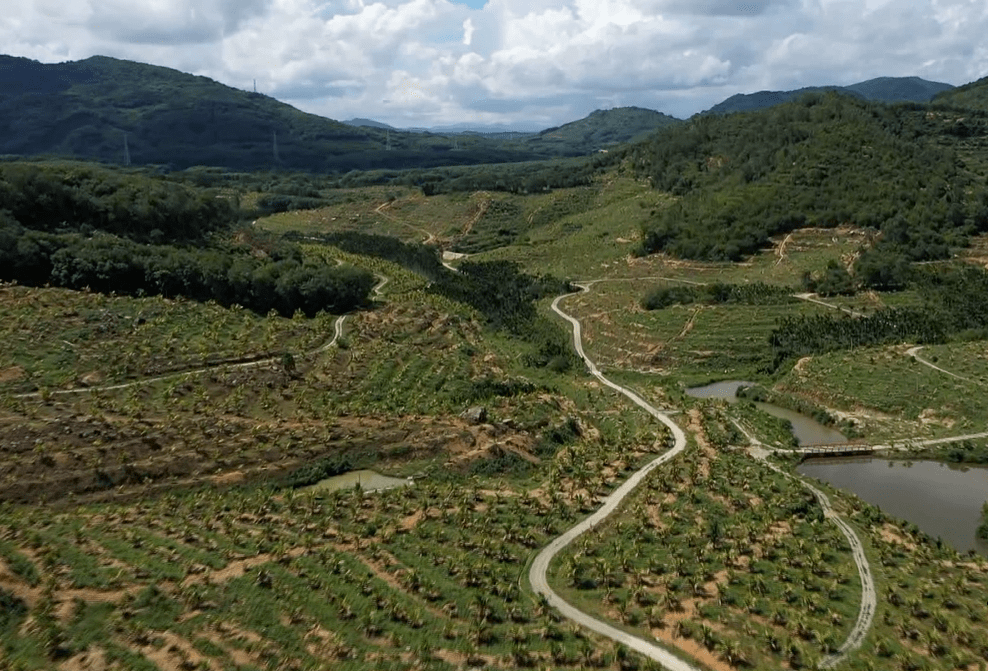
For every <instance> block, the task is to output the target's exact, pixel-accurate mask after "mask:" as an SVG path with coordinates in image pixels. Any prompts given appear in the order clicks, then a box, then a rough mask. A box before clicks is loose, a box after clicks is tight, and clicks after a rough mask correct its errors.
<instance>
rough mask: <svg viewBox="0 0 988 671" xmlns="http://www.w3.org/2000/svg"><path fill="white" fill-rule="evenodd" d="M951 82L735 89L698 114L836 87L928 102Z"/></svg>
mask: <svg viewBox="0 0 988 671" xmlns="http://www.w3.org/2000/svg"><path fill="white" fill-rule="evenodd" d="M953 88H954V86H953V85H952V84H946V83H943V82H933V81H929V80H926V79H922V78H920V77H876V78H874V79H869V80H867V81H863V82H858V83H856V84H849V85H847V86H839V85H836V84H833V85H822V86H805V87H802V88H799V89H793V90H790V91H756V92H754V93H736V94H734V95H733V96H731V97H729V98H727V99H725V100H723V101H721V102H719V103H717V104H716V105H714V106H713V107H711V108H710V109H708V110H705V111H703V112H701V114H731V113H734V112H753V111H755V110H759V109H765V108H767V107H772V106H774V105H781V104H782V103H786V102H790V101H792V100H795V99H796V98H798V97H800V96H802V95H805V94H807V93H824V92H827V91H836V92H838V93H843V94H845V95H849V96H851V97H853V98H858V99H860V100H868V101H872V102H888V103H894V102H916V103H927V102H930V101H931V100H932V99H933V98H934V97H935V96H936V95H938V94H941V93H943V92H946V91H950V90H951V89H953Z"/></svg>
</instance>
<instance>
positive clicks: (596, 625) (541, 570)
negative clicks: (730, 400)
mask: <svg viewBox="0 0 988 671" xmlns="http://www.w3.org/2000/svg"><path fill="white" fill-rule="evenodd" d="M577 286H579V287H580V290H581V291H586V290H587V288H588V287H587V285H586V284H584V285H577ZM572 295H574V294H565V295H563V296H558V297H557V298H556V300H554V301H553V302H552V310H553V311H554V312H555V313H556V314H558V315H559V316H560V317H562V318H563V319H565V320H566V321H568V322H569V323H570V324H571V325H572V326H573V347H574V348H575V349H576V352H577V354H579V355H580V357H581V358H582V359H583V361H584V363H586V365H587V368H588V369H589V370H590V373H591V374H592V375H593V376H594V377H596V378H597V379H598V380H600V381H601V382H602V383H603V384H605V385H607V386H608V387H610V388H611V389H614V390H615V391H617V392H619V393H621V394H623V395H625V396H627V397H628V398H629V399H630V400H631V401H632V402H633V403H634V404H635V405H637V406H639V407H641V408H643V409H644V410H645V411H646V412H648V413H649V414H650V415H652V416H653V417H655V418H656V419H657V420H659V421H660V422H662V423H663V424H665V425H666V426H667V427H669V429H670V431H672V434H673V436H674V438H675V444H674V445H673V447H672V449H670V450H669V451H668V452H665V453H664V454H662V456H660V457H658V458H657V459H653V460H652V461H650V462H649V463H648V464H646V465H645V466H644V467H643V468H641V469H640V470H638V471H636V472H635V473H634V474H633V475H632V476H631V477H630V478H628V480H627V481H626V482H625V483H624V484H623V485H621V486H620V487H619V488H618V489H616V490H615V491H614V492H613V493H612V494H611V495H610V496H608V497H607V498H606V499H605V500H604V504H603V505H602V506H601V507H600V509H599V510H597V512H595V513H594V514H592V515H590V517H588V518H586V519H585V520H583V521H582V522H580V523H579V524H577V525H576V526H575V527H573V528H572V529H570V530H569V531H567V532H566V533H564V534H563V535H562V536H559V537H558V538H556V539H555V540H554V541H552V542H551V543H549V545H547V546H546V547H545V548H544V549H543V550H542V551H541V552H539V554H538V555H537V556H536V557H535V560H534V561H533V562H532V566H531V569H530V570H529V573H528V580H529V582H530V583H531V585H532V589H533V590H535V592H536V593H537V594H541V595H543V596H544V597H545V598H546V600H547V601H548V602H549V605H550V606H552V607H553V608H555V609H557V610H558V611H559V612H560V613H562V615H563V616H564V617H566V618H568V619H570V620H572V621H574V622H576V623H577V624H579V625H581V626H583V627H586V628H587V629H590V630H592V631H595V632H597V633H598V634H600V635H602V636H605V637H607V638H609V639H611V640H612V641H616V642H618V643H621V644H623V645H626V646H627V647H628V648H631V649H632V650H636V651H638V652H640V653H641V654H643V655H645V656H646V657H648V658H650V659H652V660H654V661H656V662H658V663H659V664H660V665H661V666H662V667H663V668H665V669H667V670H668V671H700V670H699V669H698V668H697V667H695V666H693V665H692V664H689V663H687V662H685V661H683V660H681V659H680V658H678V657H676V656H675V655H673V654H672V653H671V652H669V651H668V650H666V649H665V648H660V647H659V646H657V645H655V644H653V643H650V642H648V641H646V640H644V639H642V638H639V637H637V636H633V635H631V634H629V633H627V632H625V631H621V630H620V629H618V628H616V627H613V626H611V625H609V624H607V623H606V622H602V621H600V620H598V619H595V618H593V617H591V616H589V615H587V614H586V613H584V612H583V611H581V610H579V609H577V608H575V607H573V606H571V605H570V604H569V603H567V602H566V601H564V600H563V599H562V597H560V596H559V595H558V594H556V592H554V591H553V589H552V588H551V587H550V586H549V583H548V581H547V580H546V572H547V571H548V569H549V564H550V563H551V562H552V560H553V558H554V557H555V556H556V555H557V554H558V553H559V552H560V551H561V550H562V549H563V548H565V547H566V546H567V545H569V544H570V543H572V542H573V541H574V540H576V539H577V538H578V537H579V536H580V535H581V534H583V533H585V532H586V531H589V530H590V529H592V528H593V527H594V525H596V524H598V523H600V522H602V521H603V520H604V519H606V518H607V516H608V515H610V514H611V513H613V512H614V511H615V510H616V509H617V507H618V506H619V505H620V504H621V502H622V501H623V500H624V499H625V497H627V496H628V494H630V493H631V492H632V491H634V489H635V488H636V487H637V486H638V485H639V483H641V481H642V480H643V479H644V478H645V477H646V476H647V475H648V474H649V473H651V472H652V471H653V470H654V469H655V468H656V467H658V466H660V465H661V464H664V463H665V462H667V461H669V460H670V459H672V458H673V457H675V456H676V455H677V454H679V453H680V452H682V451H683V450H684V449H685V448H686V434H685V433H683V430H682V429H680V428H679V427H678V426H677V425H676V424H675V422H673V421H672V420H671V419H669V417H668V416H667V415H665V414H663V413H662V412H660V411H659V410H657V409H656V408H655V407H653V406H652V405H650V404H649V403H648V402H647V401H645V400H644V399H643V398H642V397H641V396H639V395H638V394H636V393H634V392H633V391H630V390H628V389H625V388H624V387H622V386H620V385H617V384H615V383H613V382H611V381H610V380H608V379H607V378H606V377H604V375H603V374H602V373H601V372H600V371H599V370H598V369H597V366H596V365H595V364H594V363H593V361H591V360H590V359H589V358H588V357H587V355H586V353H585V352H584V351H583V337H582V328H581V326H580V322H579V321H577V320H576V319H574V318H573V317H571V316H569V315H568V314H566V313H565V312H563V311H562V310H561V309H560V307H559V303H560V301H561V300H562V299H564V298H566V297H567V296H572Z"/></svg>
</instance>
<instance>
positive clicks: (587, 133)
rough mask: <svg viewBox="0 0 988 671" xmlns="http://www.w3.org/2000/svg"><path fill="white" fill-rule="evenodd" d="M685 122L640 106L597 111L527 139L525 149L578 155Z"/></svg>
mask: <svg viewBox="0 0 988 671" xmlns="http://www.w3.org/2000/svg"><path fill="white" fill-rule="evenodd" d="M681 123H683V122H682V121H680V120H679V119H676V118H674V117H671V116H669V115H668V114H662V113H661V112H656V111H654V110H648V109H642V108H641V107H619V108H616V109H611V110H597V111H596V112H593V113H591V114H590V115H589V116H588V117H586V118H584V119H580V120H579V121H573V122H571V123H568V124H565V125H562V126H559V127H556V128H548V129H546V130H544V131H542V132H541V133H539V134H538V135H536V136H535V137H533V138H531V139H529V140H528V142H527V143H526V146H528V147H531V148H533V149H538V150H540V151H542V152H543V153H553V154H562V155H566V156H578V155H581V154H587V153H590V152H594V151H599V150H602V149H607V148H609V147H613V146H614V145H617V144H620V143H622V142H628V141H630V140H633V139H635V138H639V137H641V136H642V135H644V134H646V133H649V132H650V131H654V130H656V129H659V128H665V127H668V126H676V125H679V124H681Z"/></svg>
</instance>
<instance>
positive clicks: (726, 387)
mask: <svg viewBox="0 0 988 671" xmlns="http://www.w3.org/2000/svg"><path fill="white" fill-rule="evenodd" d="M750 386H753V384H752V383H751V382H742V381H738V380H731V381H727V382H714V383H713V384H708V385H705V386H703V387H692V388H691V389H687V390H686V393H687V394H688V395H689V396H692V397H693V398H721V399H724V400H726V401H730V402H732V403H733V402H734V401H736V400H737V393H738V389H740V388H741V387H750ZM755 407H757V408H758V409H759V410H761V411H762V412H765V413H768V414H769V415H772V416H774V417H779V418H780V419H786V420H789V423H790V424H791V425H792V433H793V435H794V436H796V441H797V442H798V443H799V444H800V445H835V444H838V443H846V442H847V438H846V437H844V434H842V433H841V432H840V431H837V430H836V429H832V428H830V427H829V426H824V425H823V424H821V423H820V422H818V421H816V420H815V419H813V418H812V417H807V416H806V415H802V414H800V413H798V412H795V411H793V410H789V409H788V408H782V407H779V406H777V405H773V404H771V403H761V402H758V401H756V402H755Z"/></svg>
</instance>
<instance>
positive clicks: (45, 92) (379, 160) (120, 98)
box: [0, 56, 531, 171]
mask: <svg viewBox="0 0 988 671" xmlns="http://www.w3.org/2000/svg"><path fill="white" fill-rule="evenodd" d="M125 138H126V140H125ZM125 142H126V145H125ZM389 149H390V151H389ZM0 153H2V154H17V155H25V156H27V155H37V154H53V155H59V156H66V157H74V158H84V159H95V160H99V161H105V162H113V163H127V158H128V155H129V160H130V162H132V163H135V164H165V165H170V166H173V167H179V168H181V167H187V166H190V165H214V166H223V167H230V168H237V169H256V168H289V169H305V170H318V171H348V170H352V169H367V168H380V167H389V168H395V167H413V166H414V167H421V166H436V165H458V164H471V163H483V162H502V161H511V160H521V159H525V158H530V157H531V152H530V151H528V150H524V151H523V150H520V149H511V148H498V145H497V144H495V143H493V142H490V141H485V140H483V139H482V138H469V139H464V140H462V141H460V142H459V144H458V151H453V145H452V143H451V142H450V141H449V140H448V139H446V138H442V137H438V136H433V135H425V134H421V133H396V132H394V131H391V132H390V134H389V133H388V131H387V130H385V129H377V128H356V127H352V126H348V125H346V124H343V123H339V122H336V121H332V120H329V119H324V118H322V117H319V116H316V115H313V114H306V113H304V112H301V111H299V110H297V109H295V108H293V107H291V106H290V105H286V104H284V103H281V102H278V101H277V100H274V99H273V98H270V97H268V96H265V95H262V94H258V93H249V92H246V91H240V90H238V89H234V88H231V87H228V86H224V85H222V84H219V83H217V82H215V81H213V80H211V79H208V78H206V77H196V76H193V75H189V74H185V73H182V72H178V71H176V70H171V69H168V68H163V67H157V66H153V65H145V64H141V63H134V62H130V61H123V60H117V59H113V58H107V57H103V56H95V57H92V58H88V59H86V60H83V61H77V62H69V63H60V64H52V65H48V64H42V63H38V62H36V61H32V60H29V59H25V58H12V57H8V56H0Z"/></svg>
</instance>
